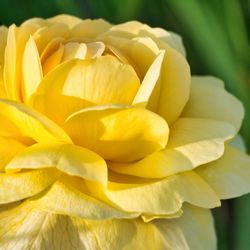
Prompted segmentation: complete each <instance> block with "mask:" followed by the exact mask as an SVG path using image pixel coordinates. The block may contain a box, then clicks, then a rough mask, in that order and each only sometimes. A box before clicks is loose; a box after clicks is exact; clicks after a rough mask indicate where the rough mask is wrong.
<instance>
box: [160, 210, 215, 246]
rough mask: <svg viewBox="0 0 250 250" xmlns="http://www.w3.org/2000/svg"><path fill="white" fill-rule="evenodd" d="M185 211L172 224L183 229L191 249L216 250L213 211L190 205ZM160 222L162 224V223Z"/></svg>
mask: <svg viewBox="0 0 250 250" xmlns="http://www.w3.org/2000/svg"><path fill="white" fill-rule="evenodd" d="M183 210H184V213H183V216H181V217H180V218H178V219H175V220H171V221H170V223H171V222H172V223H173V224H174V225H178V226H179V227H180V228H181V231H182V233H183V234H184V237H185V240H186V242H187V245H188V247H189V249H190V250H200V249H202V250H216V249H217V244H216V243H217V240H216V235H215V227H214V221H213V216H212V214H211V211H210V210H209V209H202V208H198V207H194V206H190V205H185V206H184V208H183ZM158 222H159V224H161V221H158ZM158 222H157V223H158Z"/></svg>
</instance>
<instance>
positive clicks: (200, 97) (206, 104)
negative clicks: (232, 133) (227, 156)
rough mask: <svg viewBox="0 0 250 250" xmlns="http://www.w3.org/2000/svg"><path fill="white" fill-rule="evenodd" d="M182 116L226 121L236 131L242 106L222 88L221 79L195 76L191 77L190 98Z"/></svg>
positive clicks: (242, 112) (241, 115) (240, 118)
mask: <svg viewBox="0 0 250 250" xmlns="http://www.w3.org/2000/svg"><path fill="white" fill-rule="evenodd" d="M182 116H183V117H195V118H205V119H214V120H219V121H226V122H229V123H231V124H232V125H233V126H234V127H235V129H236V130H237V131H238V130H239V128H240V126H241V123H242V120H243V117H244V108H243V105H242V104H241V102H240V101H239V100H238V99H237V98H236V97H234V96H232V95H231V94H230V93H228V92H227V91H226V90H225V89H224V87H223V82H222V81H221V80H219V79H217V78H214V77H211V76H206V77H198V76H196V77H192V84H191V93H190V99H189V101H188V103H187V105H186V107H185V109H184V111H183V113H182Z"/></svg>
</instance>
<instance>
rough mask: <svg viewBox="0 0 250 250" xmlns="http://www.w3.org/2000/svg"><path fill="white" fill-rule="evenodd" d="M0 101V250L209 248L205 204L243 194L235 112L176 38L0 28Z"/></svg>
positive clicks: (105, 27)
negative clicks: (196, 72) (196, 71)
mask: <svg viewBox="0 0 250 250" xmlns="http://www.w3.org/2000/svg"><path fill="white" fill-rule="evenodd" d="M0 96H1V99H0V119H1V122H0V204H2V205H1V206H0V248H3V249H13V248H14V246H15V247H17V249H31V248H35V249H42V248H45V249H48V248H50V249H99V248H100V249H214V248H215V244H216V240H215V236H214V231H213V222H212V218H211V215H210V210H209V209H211V208H214V207H217V206H219V205H220V200H221V199H228V198H232V197H236V196H239V195H242V194H245V193H247V192H249V191H250V168H249V163H250V158H249V156H247V155H246V154H245V153H244V152H242V151H240V150H238V149H236V148H235V146H233V143H232V141H233V140H234V141H235V139H236V138H238V137H237V133H238V131H239V128H240V125H241V122H242V119H243V113H244V112H243V107H242V105H241V103H240V102H239V101H238V100H237V99H236V98H235V97H233V96H232V95H230V94H229V93H228V92H226V90H225V89H224V86H223V83H222V82H221V81H220V80H218V79H216V78H214V77H209V76H207V77H198V76H194V77H191V75H190V69H189V65H188V63H187V61H186V59H185V50H184V47H183V45H182V42H181V39H180V37H179V36H178V35H176V34H174V33H171V32H167V31H165V30H163V29H160V28H151V27H149V26H147V25H145V24H141V23H139V22H128V23H124V24H120V25H111V24H110V23H108V22H106V21H104V20H81V19H78V18H75V17H71V16H65V15H61V16H56V17H53V18H50V19H46V20H44V19H38V18H35V19H30V20H28V21H26V22H24V23H23V24H22V25H21V26H20V27H16V26H15V25H12V26H10V27H9V28H8V29H7V28H5V27H1V28H0ZM238 140H239V139H238ZM234 144H235V143H234ZM236 144H237V145H238V143H236Z"/></svg>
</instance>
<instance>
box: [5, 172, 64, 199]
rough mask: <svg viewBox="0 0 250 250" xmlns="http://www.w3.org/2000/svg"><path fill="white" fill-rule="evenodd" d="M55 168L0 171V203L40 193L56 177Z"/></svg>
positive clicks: (57, 176) (58, 174)
mask: <svg viewBox="0 0 250 250" xmlns="http://www.w3.org/2000/svg"><path fill="white" fill-rule="evenodd" d="M59 176H60V172H59V171H57V170H55V169H43V170H34V171H28V172H23V173H18V174H5V173H0V187H1V189H0V204H4V203H10V202H13V201H19V200H22V199H24V198H27V197H30V196H33V195H35V194H38V193H40V192H41V191H43V190H44V189H45V188H47V187H48V186H49V185H51V184H52V183H53V182H54V181H55V180H56V179H57V178H59Z"/></svg>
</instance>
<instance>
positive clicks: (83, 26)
mask: <svg viewBox="0 0 250 250" xmlns="http://www.w3.org/2000/svg"><path fill="white" fill-rule="evenodd" d="M110 27H112V25H111V24H110V23H108V22H106V21H105V20H103V19H94V20H90V19H85V20H82V21H81V22H80V23H78V24H77V25H76V26H74V27H73V29H72V30H71V32H70V37H76V38H81V39H85V40H92V39H94V38H96V37H97V36H98V35H100V34H102V33H104V32H105V31H107V30H108V29H109V28H110Z"/></svg>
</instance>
